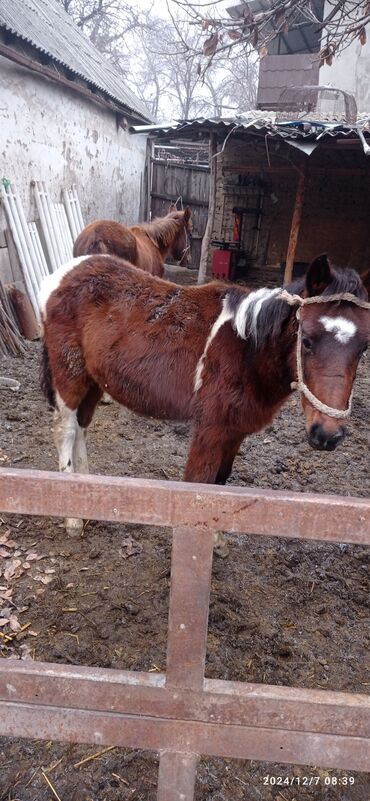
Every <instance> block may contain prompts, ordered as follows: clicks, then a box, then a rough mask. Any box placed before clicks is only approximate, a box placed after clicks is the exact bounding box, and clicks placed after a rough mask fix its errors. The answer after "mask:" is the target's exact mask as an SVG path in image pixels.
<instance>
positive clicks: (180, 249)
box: [171, 206, 193, 267]
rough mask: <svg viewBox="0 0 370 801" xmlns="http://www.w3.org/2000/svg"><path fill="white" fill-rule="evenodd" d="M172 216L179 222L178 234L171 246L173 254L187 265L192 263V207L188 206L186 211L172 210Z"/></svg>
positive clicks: (177, 259)
mask: <svg viewBox="0 0 370 801" xmlns="http://www.w3.org/2000/svg"><path fill="white" fill-rule="evenodd" d="M175 209H176V207H175ZM171 216H172V217H173V218H174V219H176V220H177V221H178V223H179V225H178V232H177V235H176V237H175V239H174V241H173V243H172V246H171V255H172V257H173V258H174V259H175V260H176V261H178V262H180V264H181V266H182V267H187V266H188V265H189V264H190V263H191V253H190V242H191V233H192V230H193V225H192V221H191V209H190V208H189V206H187V207H186V209H185V210H184V211H175V210H172V211H171Z"/></svg>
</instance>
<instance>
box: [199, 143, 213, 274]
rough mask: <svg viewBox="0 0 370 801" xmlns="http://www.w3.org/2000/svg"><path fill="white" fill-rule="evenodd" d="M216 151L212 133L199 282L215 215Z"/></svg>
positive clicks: (205, 272)
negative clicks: (206, 210) (206, 213)
mask: <svg viewBox="0 0 370 801" xmlns="http://www.w3.org/2000/svg"><path fill="white" fill-rule="evenodd" d="M216 153H217V134H216V133H211V135H210V140H209V168H210V174H209V202H208V219H207V225H206V230H205V232H204V236H203V240H202V249H201V252H200V262H199V271H198V284H204V282H205V279H206V275H207V264H208V255H209V245H210V241H211V236H212V229H213V221H214V216H215V205H216V174H217V164H216Z"/></svg>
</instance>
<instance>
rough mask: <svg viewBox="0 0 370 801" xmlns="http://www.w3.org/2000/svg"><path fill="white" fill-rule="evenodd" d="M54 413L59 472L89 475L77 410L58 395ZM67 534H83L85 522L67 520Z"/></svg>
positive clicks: (83, 437)
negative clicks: (71, 407) (76, 472)
mask: <svg viewBox="0 0 370 801" xmlns="http://www.w3.org/2000/svg"><path fill="white" fill-rule="evenodd" d="M56 403H57V405H56V409H55V413H54V441H55V445H56V447H57V451H58V456H59V470H60V471H61V472H62V473H74V472H75V471H76V470H77V471H78V472H80V473H87V472H88V466H87V453H86V443H85V435H84V432H83V430H82V429H81V428H80V426H79V425H78V422H77V409H70V408H69V407H68V406H67V405H66V404H65V403H64V401H63V400H62V398H61V397H60V395H59V394H58V393H57V398H56ZM65 526H66V530H67V534H70V535H71V536H76V535H78V534H81V532H82V529H83V520H79V519H78V518H74V517H70V518H66V520H65Z"/></svg>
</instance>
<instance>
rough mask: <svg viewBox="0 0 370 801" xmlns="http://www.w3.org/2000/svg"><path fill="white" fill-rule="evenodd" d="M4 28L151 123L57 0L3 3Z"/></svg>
mask: <svg viewBox="0 0 370 801" xmlns="http://www.w3.org/2000/svg"><path fill="white" fill-rule="evenodd" d="M1 26H3V27H4V28H6V30H8V31H11V33H14V34H15V35H16V36H19V37H20V38H21V39H24V40H25V41H26V42H29V43H30V44H31V45H33V46H34V47H36V48H37V49H38V50H40V51H41V52H42V53H46V54H47V55H48V56H50V57H51V58H53V59H55V61H57V62H58V63H59V64H62V65H63V66H64V67H67V68H68V69H69V70H71V72H73V73H74V74H75V75H78V76H79V77H80V78H83V79H84V80H85V81H88V83H90V84H91V85H92V86H93V87H95V88H97V89H100V90H101V92H104V93H105V94H106V95H108V97H110V98H111V99H112V100H113V101H115V103H116V104H117V105H119V106H121V107H123V108H124V110H125V111H126V113H130V112H131V114H132V116H134V117H139V118H142V119H143V120H150V119H151V117H150V114H148V111H147V110H146V108H145V106H144V104H143V103H142V102H141V101H140V100H139V99H138V98H137V97H136V96H135V95H134V93H133V92H131V90H130V89H129V88H128V87H127V86H126V85H125V83H124V81H123V80H122V76H121V75H120V74H119V72H118V71H117V70H116V69H115V68H114V67H113V66H112V65H111V64H110V63H109V61H108V60H107V59H106V58H105V57H104V56H103V55H102V54H101V53H99V51H98V50H97V48H96V47H95V46H94V45H93V44H92V42H90V40H89V39H88V38H87V37H86V36H85V35H84V34H83V33H82V31H80V29H79V28H78V27H77V25H76V24H75V23H74V21H73V20H72V18H71V17H70V16H69V14H67V12H66V11H65V10H64V8H63V7H62V6H61V5H60V4H59V3H57V2H56V0H0V27H1Z"/></svg>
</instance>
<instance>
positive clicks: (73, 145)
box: [0, 57, 146, 231]
mask: <svg viewBox="0 0 370 801" xmlns="http://www.w3.org/2000/svg"><path fill="white" fill-rule="evenodd" d="M145 150H146V142H145V138H144V137H142V136H130V134H129V133H128V132H126V131H124V130H123V129H122V128H117V125H116V115H115V113H113V112H111V111H109V110H105V109H104V108H101V107H99V106H98V105H96V104H94V103H91V102H90V101H89V100H88V99H85V98H83V97H82V96H79V95H78V94H76V92H74V91H71V90H68V88H65V89H64V88H63V87H60V86H58V85H56V84H54V83H53V82H51V81H48V80H46V79H44V78H43V77H42V76H39V75H37V74H36V73H34V72H31V71H29V70H27V69H24V68H23V67H20V66H18V65H17V64H15V63H13V62H11V61H9V60H8V59H5V58H3V57H0V179H1V178H4V177H5V178H8V179H9V180H11V181H12V183H13V182H14V184H15V185H16V187H17V189H18V190H19V193H20V194H21V197H22V200H23V203H24V207H25V212H26V216H27V218H28V219H35V217H37V214H36V211H35V207H34V201H33V197H32V192H31V186H30V182H31V181H32V180H43V181H45V183H46V186H47V188H48V190H49V192H50V195H51V197H52V198H53V199H54V200H59V199H60V190H61V188H62V187H69V186H71V184H72V183H75V184H76V185H77V190H78V194H79V198H80V202H81V206H82V212H83V216H84V220H85V221H86V222H88V221H91V220H93V219H96V218H107V217H108V218H113V219H116V220H120V221H122V222H124V223H134V222H137V221H138V219H139V207H140V191H141V182H142V175H143V170H144V162H145ZM5 227H6V222H5V217H4V212H3V210H2V208H1V206H0V231H1V230H2V229H3V228H5Z"/></svg>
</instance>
